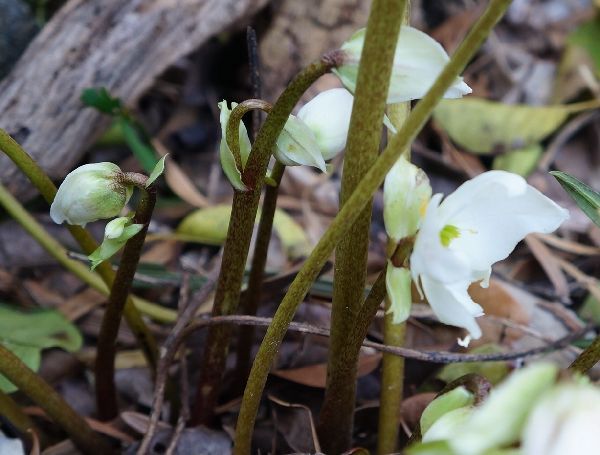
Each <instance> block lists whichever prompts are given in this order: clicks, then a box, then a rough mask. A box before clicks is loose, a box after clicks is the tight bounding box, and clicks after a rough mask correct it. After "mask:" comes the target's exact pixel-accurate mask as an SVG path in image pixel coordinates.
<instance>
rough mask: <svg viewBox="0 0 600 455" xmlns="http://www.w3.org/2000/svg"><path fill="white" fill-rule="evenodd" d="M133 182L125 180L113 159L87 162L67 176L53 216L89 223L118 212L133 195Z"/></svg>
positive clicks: (70, 222)
mask: <svg viewBox="0 0 600 455" xmlns="http://www.w3.org/2000/svg"><path fill="white" fill-rule="evenodd" d="M132 192H133V186H132V185H128V184H125V183H123V181H122V172H121V169H120V168H119V166H117V165H116V164H113V163H93V164H84V165H83V166H80V167H78V168H77V169H75V170H73V171H71V172H70V173H69V174H68V175H67V176H66V177H65V179H64V181H63V182H62V184H61V185H60V187H59V188H58V192H57V193H56V197H55V198H54V201H53V202H52V205H51V206H50V217H51V218H52V220H53V221H54V222H55V223H57V224H61V223H63V222H65V221H66V222H67V223H69V224H78V225H80V226H85V225H86V224H87V223H90V222H92V221H96V220H100V219H106V218H112V217H114V216H117V215H118V214H119V212H121V210H122V209H123V207H125V204H127V201H129V198H130V197H131V194H132Z"/></svg>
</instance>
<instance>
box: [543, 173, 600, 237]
mask: <svg viewBox="0 0 600 455" xmlns="http://www.w3.org/2000/svg"><path fill="white" fill-rule="evenodd" d="M550 174H552V175H553V176H554V178H556V180H558V183H560V184H561V185H562V187H563V188H564V189H565V191H566V192H567V193H569V196H571V197H572V198H573V200H574V201H575V202H576V203H577V205H578V206H579V208H580V209H581V210H583V212H584V213H585V214H586V215H587V216H588V217H589V218H590V219H591V220H592V221H593V222H594V223H595V224H596V225H597V226H600V193H598V192H597V191H594V190H593V189H592V188H590V187H589V186H587V185H586V184H585V183H583V182H581V181H580V180H577V179H576V178H575V177H573V176H572V175H569V174H567V173H565V172H560V171H552V172H550Z"/></svg>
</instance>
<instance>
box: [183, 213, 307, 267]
mask: <svg viewBox="0 0 600 455" xmlns="http://www.w3.org/2000/svg"><path fill="white" fill-rule="evenodd" d="M259 216H260V211H259V212H258V213H257V215H256V217H257V218H256V222H258V219H259ZM230 217H231V207H230V206H229V205H215V206H212V207H208V208H205V209H198V210H195V211H193V212H192V213H190V214H189V215H188V216H186V217H185V218H184V219H183V220H182V221H181V223H180V224H179V226H178V227H177V234H178V235H181V236H182V237H184V238H186V239H189V240H192V239H193V240H196V241H199V242H202V243H206V244H208V245H222V244H223V243H225V239H226V238H227V229H228V228H229V218H230ZM273 227H274V229H275V232H276V233H277V235H278V236H279V238H280V240H281V243H282V245H283V247H284V249H285V251H286V253H287V254H288V255H289V256H290V257H292V258H297V257H301V256H305V255H307V254H308V253H310V251H311V246H310V242H309V240H308V238H307V237H306V234H305V232H304V229H302V227H301V226H300V225H299V224H298V223H296V221H295V220H294V219H293V218H292V217H290V216H289V215H288V214H287V213H285V212H283V211H282V210H279V209H278V210H276V211H275V217H274V219H273Z"/></svg>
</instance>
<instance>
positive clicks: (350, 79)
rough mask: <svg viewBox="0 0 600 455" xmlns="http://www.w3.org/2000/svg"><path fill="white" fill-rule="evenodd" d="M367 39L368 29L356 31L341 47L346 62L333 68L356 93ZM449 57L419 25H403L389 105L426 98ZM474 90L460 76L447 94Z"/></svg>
mask: <svg viewBox="0 0 600 455" xmlns="http://www.w3.org/2000/svg"><path fill="white" fill-rule="evenodd" d="M364 41H365V29H361V30H358V31H357V32H356V33H354V35H352V37H351V38H350V40H348V41H347V42H345V43H344V44H343V45H342V47H341V50H342V51H343V52H344V62H343V64H342V65H341V66H339V67H338V68H337V69H334V70H333V72H334V73H335V74H336V75H337V76H338V77H339V78H340V80H341V81H342V83H343V84H344V86H345V87H346V88H347V89H348V90H350V91H351V92H352V93H354V90H355V88H356V80H357V77H358V66H359V63H360V55H361V53H362V48H363V45H364ZM449 60H450V58H449V57H448V54H447V53H446V51H445V50H444V48H443V47H442V46H441V45H440V44H439V43H438V42H437V41H435V40H434V39H433V38H431V37H430V36H429V35H427V34H425V33H423V32H421V31H419V30H417V29H416V28H412V27H409V26H403V27H402V28H401V29H400V34H399V37H398V44H397V45H396V52H395V54H394V63H393V67H392V76H391V80H390V88H389V91H388V98H387V102H388V104H392V103H400V102H402V101H409V100H414V99H418V98H422V97H423V96H424V95H425V93H427V91H428V90H429V88H431V86H432V85H433V83H434V82H435V80H436V78H437V77H438V75H439V74H440V73H441V71H442V69H443V68H444V66H446V64H447V63H448V61H449ZM471 92H472V90H471V88H470V87H469V86H468V85H467V84H465V82H464V81H463V79H462V78H461V77H457V78H456V80H455V81H454V84H453V85H452V86H451V87H450V88H449V89H448V91H447V92H446V94H445V95H444V96H445V98H461V97H462V96H463V95H467V94H469V93H471Z"/></svg>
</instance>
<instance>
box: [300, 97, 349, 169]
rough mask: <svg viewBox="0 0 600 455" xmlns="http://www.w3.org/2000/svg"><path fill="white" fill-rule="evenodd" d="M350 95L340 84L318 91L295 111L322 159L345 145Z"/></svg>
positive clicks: (337, 151) (342, 148) (330, 156)
mask: <svg viewBox="0 0 600 455" xmlns="http://www.w3.org/2000/svg"><path fill="white" fill-rule="evenodd" d="M353 102H354V97H353V96H352V95H351V94H350V92H349V91H348V90H346V89H344V88H334V89H331V90H326V91H324V92H321V93H319V94H318V95H317V96H315V97H314V98H313V99H312V100H310V101H309V102H308V103H306V104H305V105H304V106H303V107H302V108H301V109H300V110H299V111H298V118H299V119H300V120H302V121H303V122H304V123H305V124H306V125H307V126H308V127H309V128H310V129H311V130H312V132H313V134H314V135H315V139H316V140H317V143H318V144H319V147H320V148H321V152H322V154H323V159H325V160H330V159H331V158H333V157H334V156H335V155H337V154H338V153H340V152H341V151H342V150H344V148H345V147H346V139H347V137H348V129H349V127H350V115H351V114H352V103H353Z"/></svg>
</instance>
